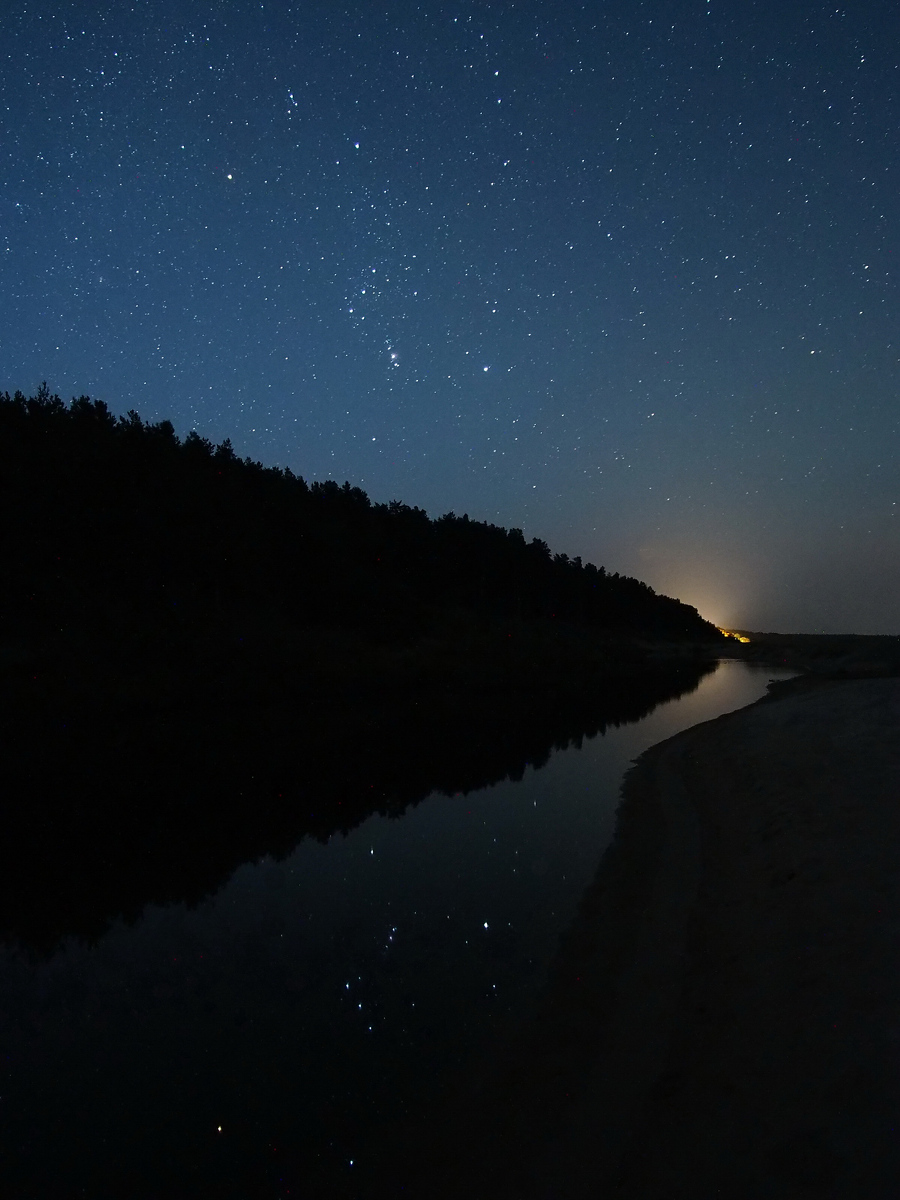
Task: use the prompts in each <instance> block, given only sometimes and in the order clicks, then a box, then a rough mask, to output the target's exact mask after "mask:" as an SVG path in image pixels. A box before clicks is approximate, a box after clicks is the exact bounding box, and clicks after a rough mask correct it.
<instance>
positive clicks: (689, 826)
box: [323, 677, 900, 1200]
mask: <svg viewBox="0 0 900 1200" xmlns="http://www.w3.org/2000/svg"><path fill="white" fill-rule="evenodd" d="M898 729H900V681H898V680H895V679H870V680H850V681H845V682H836V681H827V680H822V679H817V678H809V677H800V678H799V679H796V680H790V681H785V682H784V683H779V684H777V685H775V686H774V687H773V688H772V689H771V690H770V694H769V695H767V696H765V697H763V698H762V699H761V700H760V701H758V702H757V703H756V704H754V705H751V706H749V707H748V708H746V709H743V710H740V711H738V712H735V713H729V714H726V715H725V716H722V717H719V718H717V719H716V720H714V721H711V722H708V723H706V724H704V725H700V726H695V727H693V728H692V729H690V730H687V731H685V732H683V733H681V734H678V735H677V736H676V737H674V738H672V739H670V740H669V741H666V742H663V743H661V744H659V745H657V746H654V747H653V748H651V749H650V750H648V751H647V752H645V753H644V754H643V755H642V756H641V757H640V759H639V760H638V761H637V764H636V766H635V767H634V768H633V769H632V770H631V772H629V775H628V776H627V779H626V781H625V785H624V788H623V795H624V802H623V804H622V806H621V808H620V812H619V821H618V827H617V834H616V838H615V841H614V843H613V845H612V846H611V847H610V850H609V852H608V853H607V855H606V856H605V857H604V859H603V862H602V864H601V866H600V869H599V871H598V874H597V877H596V879H595V882H594V884H593V885H592V886H591V887H590V888H589V890H588V892H587V893H586V895H585V897H584V898H583V901H582V904H581V907H580V911H579V914H578V917H577V918H576V920H575V922H574V923H573V925H572V926H571V928H570V930H569V931H568V933H567V935H566V938H565V941H564V944H563V946H562V948H561V951H560V954H559V956H558V958H557V960H556V963H555V964H554V968H553V972H552V981H551V984H550V986H549V988H548V991H547V994H546V997H545V1003H544V1006H543V1010H542V1013H541V1016H540V1018H539V1020H538V1021H537V1022H535V1023H532V1024H531V1025H530V1026H529V1027H527V1028H526V1029H524V1030H520V1031H519V1032H518V1034H517V1035H516V1036H515V1037H514V1038H513V1039H512V1041H511V1043H510V1044H509V1045H508V1046H507V1047H505V1049H504V1051H503V1053H502V1055H501V1056H500V1058H499V1062H498V1064H495V1065H494V1066H493V1067H492V1069H491V1071H490V1073H489V1074H488V1073H482V1075H481V1077H473V1076H472V1075H470V1076H468V1077H467V1078H464V1079H463V1080H461V1081H460V1082H459V1084H458V1090H457V1092H456V1094H455V1095H454V1096H453V1097H452V1098H450V1099H449V1100H448V1103H447V1106H446V1109H445V1111H444V1112H443V1114H442V1116H441V1118H440V1120H439V1121H438V1122H437V1123H436V1124H437V1129H436V1128H435V1123H434V1122H432V1125H431V1127H430V1128H429V1129H422V1128H416V1129H415V1130H411V1131H407V1136H406V1138H405V1140H403V1141H401V1142H400V1143H399V1144H397V1143H395V1144H394V1145H392V1146H391V1147H390V1148H389V1149H385V1150H384V1152H383V1158H382V1164H383V1166H382V1168H381V1169H382V1170H383V1172H384V1174H383V1175H382V1176H381V1177H380V1182H379V1184H378V1185H376V1186H375V1187H374V1190H372V1191H368V1190H366V1189H365V1188H362V1189H361V1190H355V1191H352V1192H345V1191H343V1190H341V1188H340V1187H339V1186H338V1185H337V1181H335V1190H334V1191H333V1193H325V1192H323V1194H334V1195H335V1196H338V1195H341V1196H343V1195H347V1196H349V1195H354V1196H366V1195H376V1194H378V1187H379V1186H383V1181H384V1180H385V1179H389V1180H390V1181H391V1185H392V1186H394V1187H395V1188H399V1187H400V1186H401V1185H402V1186H403V1188H404V1191H403V1192H402V1193H400V1192H399V1191H398V1194H408V1195H410V1196H413V1197H416V1196H422V1197H428V1198H429V1200H430V1198H434V1200H442V1198H443V1197H447V1198H448V1200H449V1197H451V1196H457V1195H460V1194H467V1195H470V1196H473V1197H485V1198H487V1197H510V1200H512V1198H513V1197H516V1198H520V1200H530V1198H532V1197H533V1198H534V1200H538V1198H539V1197H546V1196H551V1195H552V1196H555V1197H559V1198H560V1200H581V1198H582V1197H584V1198H585V1200H586V1198H587V1197H589V1196H595V1195H598V1194H602V1195H605V1194H610V1195H620V1196H622V1197H626V1198H627V1200H670V1198H671V1197H684V1200H688V1198H689V1197H690V1198H691V1200H693V1197H696V1196H698V1195H702V1196H706V1195H710V1196H712V1195H723V1196H724V1195H727V1196H729V1197H734V1198H736V1200H738V1198H744V1197H746V1200H757V1197H759V1196H761V1195H767V1196H769V1195H771V1196H774V1197H779V1198H784V1200H794V1198H796V1200H800V1198H801V1197H803V1198H808V1197H810V1196H815V1197H822V1198H823V1200H824V1198H826V1197H827V1198H833V1200H838V1198H839V1197H841V1198H842V1197H846V1196H849V1195H853V1196H854V1197H861V1198H866V1200H868V1198H871V1200H875V1198H876V1197H877V1198H879V1200H880V1198H882V1197H886V1196H888V1195H891V1194H893V1190H894V1189H895V1188H896V1185H897V1183H898V1181H900V1158H898V1154H897V1150H896V1141H895V1137H894V1135H893V1133H892V1132H891V1127H892V1124H893V1122H894V1117H895V1114H896V1112H897V1111H898V1110H900V1088H898V1085H897V1083H896V1079H897V1067H898V1065H900V1062H898V1058H900V1055H898V1051H897V1043H898V1041H900V1033H898V1027H897V1023H896V1011H897V1002H898V999H900V980H898V978H897V971H896V967H895V966H894V940H893V936H892V933H891V931H892V930H893V929H896V928H897V927H900V880H898V872H897V869H896V866H895V859H896V852H897V850H898V848H900V810H898V806H897V804H896V794H897V793H896V787H897V781H898V779H900V738H898V737H897V736H896V735H897V730H898ZM870 910H871V911H870ZM876 910H877V912H878V914H879V917H878V920H877V921H873V919H872V914H873V913H874V912H875V911H876ZM836 1030H840V1033H839V1034H836V1033H835V1031H836ZM376 1173H377V1172H376Z"/></svg>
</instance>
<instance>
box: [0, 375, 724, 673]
mask: <svg viewBox="0 0 900 1200" xmlns="http://www.w3.org/2000/svg"><path fill="white" fill-rule="evenodd" d="M0 487H2V498H3V513H4V516H3V524H4V528H3V555H2V561H0V571H2V606H3V608H2V615H3V621H4V628H5V634H4V637H3V640H4V643H5V644H4V645H3V646H2V647H0V650H2V653H3V655H4V656H5V657H6V659H7V660H10V659H15V658H16V657H17V656H18V657H19V658H20V659H21V658H22V657H23V655H27V654H28V653H29V652H34V651H35V650H36V649H38V648H41V649H43V650H45V651H49V652H51V654H52V652H53V650H57V651H59V650H61V649H63V648H64V647H65V646H66V645H67V644H68V646H69V648H70V649H74V648H75V643H77V642H78V640H79V638H85V637H86V638H88V640H89V641H93V639H94V638H95V637H96V636H98V635H101V636H104V637H112V638H114V639H117V640H119V641H120V642H122V643H127V644H128V645H130V646H131V647H132V650H133V652H134V653H137V654H140V650H141V646H143V647H144V648H145V649H146V648H147V647H148V645H149V643H151V642H153V643H155V642H162V641H168V640H170V639H175V642H176V643H180V642H181V640H182V638H181V637H180V636H179V635H180V634H181V633H182V632H183V631H185V630H192V631H193V630H196V628H197V626H203V627H206V628H207V629H208V628H209V627H210V626H211V625H212V626H216V627H217V628H216V636H217V637H218V638H219V639H220V648H221V649H222V651H223V652H225V653H227V652H228V649H229V648H230V649H232V650H234V649H237V648H238V647H239V646H240V638H241V637H244V638H245V640H246V639H247V638H250V639H257V640H258V638H259V637H260V636H265V631H266V630H271V629H272V628H273V623H274V626H277V627H278V632H279V636H281V635H282V634H283V633H284V632H285V630H286V629H287V628H290V629H291V630H292V631H294V632H295V633H298V632H301V631H306V630H309V629H310V628H312V627H315V628H317V629H318V630H320V631H321V632H322V633H323V634H326V636H327V632H326V631H342V632H348V633H351V634H352V635H354V636H358V637H359V638H361V639H362V640H364V641H365V642H366V643H368V644H369V645H397V644H405V645H410V644H412V643H414V642H416V641H418V640H421V639H422V638H427V637H432V638H434V637H438V638H440V639H441V640H450V641H455V640H458V639H459V636H460V635H462V634H464V633H465V632H466V631H471V630H473V629H479V630H481V631H482V632H483V631H484V630H486V629H488V628H496V627H497V625H498V623H501V624H504V625H505V626H506V628H504V632H505V633H507V634H508V633H510V632H512V627H511V626H510V624H509V623H510V622H518V623H520V624H521V623H529V622H556V623H557V625H558V626H563V625H568V626H570V627H572V628H573V629H577V630H580V631H586V630H589V631H591V632H592V633H594V634H603V635H609V634H614V635H617V636H618V637H619V638H621V637H622V636H623V635H625V636H634V635H638V636H641V637H644V638H650V639H658V640H665V641H686V640H687V641H705V642H711V641H713V642H714V641H716V640H718V639H719V636H720V635H719V634H718V631H717V630H716V629H715V628H714V627H713V626H712V625H710V624H709V623H708V622H706V621H704V620H702V619H701V618H700V616H699V614H698V613H697V611H696V609H694V608H691V607H689V606H688V605H685V604H682V603H681V602H679V601H677V600H673V599H671V598H669V597H666V596H659V595H657V594H656V593H655V592H654V591H653V589H652V588H650V587H648V586H647V585H646V584H644V583H641V582H639V581H638V580H636V579H630V578H627V577H622V576H619V575H617V574H607V573H606V571H604V569H603V568H602V567H599V568H598V567H595V566H593V565H592V564H590V563H582V562H581V560H580V559H579V558H575V559H569V558H568V557H567V556H566V555H565V554H556V555H553V554H551V552H550V550H549V548H548V547H547V545H546V544H545V543H544V542H542V541H539V540H538V539H533V540H532V541H531V542H526V541H525V539H524V537H523V536H522V533H521V531H520V530H518V529H509V530H507V529H503V528H500V527H497V526H494V525H490V524H486V523H483V522H478V521H470V520H469V518H468V517H467V516H462V517H457V516H455V515H454V514H453V513H447V514H445V515H444V516H442V517H440V518H438V519H437V520H429V518H428V516H427V515H426V513H425V512H423V511H422V510H421V509H418V508H410V507H409V506H407V505H405V504H401V503H399V502H397V501H392V502H391V503H390V504H372V503H371V502H370V500H369V498H368V496H367V495H366V494H365V492H363V491H361V490H360V489H359V488H355V487H351V486H350V484H349V483H345V484H344V485H343V486H342V487H341V486H339V485H338V484H336V483H334V482H332V481H327V482H325V483H313V484H307V483H306V482H305V481H304V480H303V479H301V478H299V477H297V476H295V475H294V474H292V472H291V471H290V470H280V469H278V468H273V467H269V468H266V467H263V466H262V465H260V464H259V463H257V462H252V461H250V460H249V459H243V460H242V459H239V458H238V457H237V456H236V455H235V453H234V451H233V450H232V448H231V445H230V443H229V442H228V441H225V442H223V443H222V444H221V445H220V446H213V445H212V444H211V443H210V442H209V441H207V440H206V439H205V438H203V437H200V436H199V435H198V434H196V433H190V434H188V436H187V437H186V438H185V439H184V440H183V441H181V440H179V438H178V437H176V435H175V432H174V429H173V427H172V425H171V424H170V423H169V422H168V421H162V422H160V423H158V424H145V423H143V422H142V421H141V419H140V417H139V416H138V415H137V414H136V413H134V412H131V413H129V414H128V415H127V416H126V417H120V418H118V419H117V418H116V417H114V416H113V415H112V413H111V412H110V411H109V409H108V408H107V406H106V405H105V404H103V403H102V402H99V401H91V400H90V399H88V398H87V397H86V396H82V397H81V398H80V399H78V400H73V401H72V402H71V404H70V405H68V406H67V405H65V404H64V403H63V402H62V400H61V399H60V398H59V397H58V396H52V395H50V394H49V392H48V390H47V388H46V386H43V387H42V388H41V389H40V390H39V392H38V394H37V395H36V396H34V397H31V398H30V399H26V397H25V396H23V395H22V394H21V393H20V392H17V393H16V394H15V396H13V397H10V396H9V395H8V393H7V394H5V395H2V396H0ZM228 625H231V626H233V630H232V636H229V630H228V629H227V628H226V627H227V626H228ZM244 627H246V628H244ZM229 643H233V644H232V645H231V646H230V647H229V645H228V644H229ZM178 648H179V650H181V649H182V647H181V646H180V645H179V647H178ZM335 653H336V654H338V655H339V654H340V651H339V650H338V649H336V650H335ZM164 657H166V658H167V659H168V658H170V657H171V656H170V655H168V654H166V655H165V656H164ZM147 686H150V687H152V681H150V680H148V681H147Z"/></svg>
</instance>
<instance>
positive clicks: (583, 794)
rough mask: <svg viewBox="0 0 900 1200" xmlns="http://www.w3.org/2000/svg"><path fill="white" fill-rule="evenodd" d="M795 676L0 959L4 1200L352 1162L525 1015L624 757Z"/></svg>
mask: <svg viewBox="0 0 900 1200" xmlns="http://www.w3.org/2000/svg"><path fill="white" fill-rule="evenodd" d="M790 674H792V672H787V671H778V670H773V669H772V668H769V667H757V666H750V665H746V664H742V663H736V662H723V663H722V664H721V665H720V666H719V668H718V669H717V671H716V672H715V673H713V674H711V675H709V676H707V677H706V678H705V679H704V680H703V681H702V682H701V683H700V685H699V687H698V688H697V689H696V690H695V691H694V692H692V693H690V694H688V695H685V696H682V697H681V698H680V699H678V700H673V701H670V702H668V703H665V704H663V705H661V706H659V707H658V708H656V709H655V710H654V711H653V712H652V713H650V715H649V716H647V717H645V718H644V719H643V720H641V721H640V722H638V723H636V724H633V725H626V726H622V727H619V728H611V729H608V730H607V731H606V733H605V734H603V735H601V736H597V737H595V738H593V739H591V740H586V741H585V742H584V743H583V745H582V747H581V748H580V749H574V748H571V749H568V750H565V751H561V752H558V753H556V754H554V755H553V756H552V757H551V758H550V761H549V762H548V763H547V764H546V765H545V766H543V767H541V768H540V769H539V770H533V769H531V768H529V769H528V770H527V771H526V773H525V776H524V778H523V779H522V780H521V781H519V782H505V783H502V784H497V785H495V786H493V787H489V788H485V789H483V790H481V791H477V792H472V793H470V794H468V795H457V796H445V795H438V794H434V795H432V796H430V797H429V798H428V799H427V800H426V801H423V802H422V803H421V804H419V805H418V806H416V807H415V808H412V809H410V810H409V811H408V812H407V813H406V814H405V815H404V816H403V817H401V818H394V819H389V818H383V817H379V816H374V817H371V818H369V819H368V820H366V821H365V822H364V823H363V824H362V825H360V826H359V827H358V828H356V829H355V830H353V831H352V832H351V833H350V834H349V835H347V836H345V837H344V836H340V835H337V836H334V837H332V838H331V839H330V840H329V841H328V843H327V844H324V845H323V844H320V843H318V842H314V841H311V840H306V841H304V842H303V843H301V844H300V845H299V846H298V847H297V848H296V849H295V850H294V852H293V853H292V854H291V855H290V856H289V857H288V858H286V859H285V860H284V861H281V862H273V861H271V860H264V861H263V862H261V863H254V864H247V865H245V866H243V867H241V868H240V869H239V870H238V871H236V872H235V874H234V875H233V876H232V878H231V879H230V881H229V882H228V883H227V885H226V886H225V887H223V888H222V890H221V891H219V892H218V894H216V895H215V896H213V897H212V898H210V899H208V900H206V901H204V902H202V903H201V904H200V905H199V906H198V907H196V908H194V909H188V908H186V907H184V906H181V905H176V906H172V907H167V908H154V907H150V908H148V909H147V910H146V911H145V913H144V915H143V917H142V918H141V920H140V921H139V922H137V923H136V924H135V925H133V926H126V925H124V924H121V923H119V924H116V925H114V926H113V928H112V929H111V930H110V931H109V932H108V933H107V934H106V935H105V936H104V937H103V938H102V939H101V940H100V941H99V942H97V943H96V944H95V945H92V946H88V945H85V944H83V943H81V942H79V941H70V942H68V943H67V944H66V945H65V946H63V947H62V948H61V949H59V950H58V951H57V952H56V953H55V954H54V955H53V956H52V957H50V958H44V959H35V958H34V957H33V956H31V955H29V954H27V953H25V952H22V951H18V950H9V949H7V950H4V951H2V952H0V953H2V958H0V972H2V975H0V986H2V990H0V1039H2V1040H0V1054H2V1077H0V1138H2V1144H0V1151H2V1159H0V1172H2V1174H3V1175H4V1176H5V1179H6V1183H5V1188H6V1194H8V1195H15V1196H17V1197H19V1198H21V1200H25V1198H26V1197H31V1196H34V1197H45V1196H51V1195H60V1196H61V1195H66V1196H73V1197H74V1196H82V1195H83V1196H87V1197H90V1198H91V1200H102V1198H105V1197H113V1196H115V1197H119V1198H124V1197H129V1198H133V1197H142V1196H159V1197H163V1196H165V1197H178V1196H182V1195H184V1196H201V1195H203V1196H205V1195H210V1196H216V1197H245V1196H246V1197H250V1196H256V1195H260V1196H262V1195H265V1196H269V1197H272V1198H273V1200H274V1198H276V1197H278V1198H280V1197H288V1196H297V1195H305V1194H307V1193H306V1191H305V1190H304V1187H303V1179H304V1177H305V1175H306V1173H307V1171H308V1170H309V1169H310V1167H313V1166H315V1165H317V1164H320V1165H328V1164H331V1165H333V1166H335V1167H346V1169H347V1170H348V1171H349V1170H350V1169H351V1168H350V1162H351V1160H353V1159H354V1156H358V1155H359V1153H360V1148H361V1147H363V1146H364V1144H365V1140H366V1137H367V1136H369V1135H370V1134H371V1131H372V1130H373V1129H375V1128H377V1127H378V1125H379V1124H382V1123H389V1122H391V1121H394V1120H397V1119H398V1118H401V1117H403V1116H404V1115H406V1114H408V1113H409V1112H410V1111H413V1110H415V1109H417V1108H420V1107H421V1106H423V1105H427V1104H428V1102H429V1098H430V1097H432V1096H433V1095H434V1094H435V1091H436V1090H437V1089H439V1087H440V1081H441V1079H442V1078H443V1077H444V1076H446V1074H447V1073H448V1072H450V1071H452V1070H453V1069H454V1067H456V1066H458V1065H459V1064H460V1063H462V1062H463V1061H465V1060H466V1059H468V1058H470V1057H471V1056H473V1055H477V1054H479V1053H484V1052H485V1051H486V1050H487V1049H488V1048H489V1046H490V1044H491V1041H492V1039H493V1038H495V1037H496V1036H497V1034H498V1033H499V1032H502V1031H503V1030H504V1029H506V1028H508V1027H509V1025H510V1022H512V1021H514V1020H519V1019H521V1018H523V1017H527V1016H528V1014H529V1012H530V1011H531V1009H532V1006H533V1005H534V1004H535V1002H536V998H537V995H538V992H539V989H540V987H541V984H542V982H543V980H544V978H545V976H546V972H547V967H548V964H549V962H550V960H551V958H552V956H553V954H554V950H555V948H556V945H557V942H558V938H559V935H560V933H561V931H563V930H564V929H565V928H566V926H567V924H568V923H569V922H570V921H571V919H572V917H573V915H574V913H575V910H576V906H577V903H578V899H579V897H580V895H581V894H582V892H583V891H584V890H585V888H586V887H587V886H588V884H589V883H590V882H591V880H592V878H593V876H594V873H595V872H596V869H597V865H598V863H599V860H600V857H601V855H602V853H603V850H604V848H605V847H606V845H607V844H608V842H609V839H610V837H611V835H612V832H613V824H614V819H615V810H616V806H617V804H618V800H619V786H620V782H621V778H622V774H623V772H624V771H625V770H626V769H627V767H628V765H629V763H630V762H631V760H633V759H634V758H635V757H637V756H638V755H639V754H640V753H641V752H642V751H643V750H645V749H646V748H647V747H648V746H651V745H653V744H654V743H656V742H659V741H661V740H663V739H665V738H668V737H670V736H672V735H673V734H675V733H677V732H678V731H679V730H682V729H684V728H687V727H688V726H690V725H694V724H697V723H698V722H701V721H706V720H709V719H710V718H712V717H715V716H718V715H719V714H721V713H723V712H727V711H730V710H732V709H735V708H740V707H742V706H744V705H746V704H749V703H751V702H752V701H754V700H756V699H757V698H758V697H759V696H760V695H762V694H763V693H764V692H765V687H766V683H767V682H768V680H769V679H772V678H784V677H787V676H788V675H790ZM348 1194H349V1193H348Z"/></svg>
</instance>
